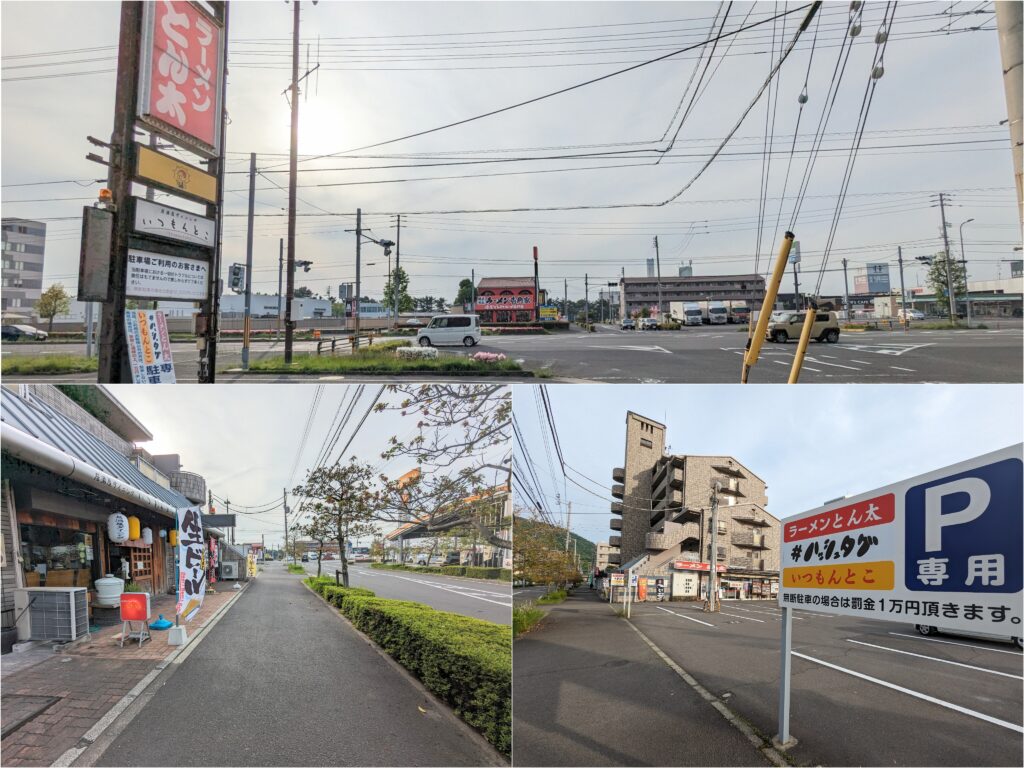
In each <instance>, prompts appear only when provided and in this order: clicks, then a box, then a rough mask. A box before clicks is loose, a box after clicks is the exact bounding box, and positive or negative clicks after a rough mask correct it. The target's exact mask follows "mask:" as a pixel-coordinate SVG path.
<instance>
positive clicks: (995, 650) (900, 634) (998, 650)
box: [889, 632, 1020, 656]
mask: <svg viewBox="0 0 1024 768" xmlns="http://www.w3.org/2000/svg"><path fill="white" fill-rule="evenodd" d="M889 634H890V635H895V636H896V637H909V638H910V639H911V640H927V641H928V642H930V643H945V644H946V645H959V646H960V647H961V648H976V649H978V650H979V651H992V653H1012V654H1013V655H1014V656H1020V653H1018V652H1017V651H1007V650H1004V649H1002V648H989V647H987V646H984V645H972V644H971V643H958V642H956V641H955V640H939V639H938V638H937V637H922V636H921V635H907V634H904V633H903V632H890V633H889Z"/></svg>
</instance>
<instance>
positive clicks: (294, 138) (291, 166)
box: [284, 0, 301, 364]
mask: <svg viewBox="0 0 1024 768" xmlns="http://www.w3.org/2000/svg"><path fill="white" fill-rule="evenodd" d="M300 5H301V3H300V2H299V0H295V5H294V6H293V8H292V85H291V89H290V90H291V100H292V103H291V108H292V134H291V145H290V147H289V150H288V269H287V276H286V278H285V279H286V280H287V286H288V291H287V294H286V295H285V306H284V361H285V363H286V364H287V363H291V361H292V341H293V337H294V335H295V325H294V321H293V320H292V298H293V297H294V295H295V200H296V189H295V183H296V180H295V177H296V174H297V173H298V153H299V6H300Z"/></svg>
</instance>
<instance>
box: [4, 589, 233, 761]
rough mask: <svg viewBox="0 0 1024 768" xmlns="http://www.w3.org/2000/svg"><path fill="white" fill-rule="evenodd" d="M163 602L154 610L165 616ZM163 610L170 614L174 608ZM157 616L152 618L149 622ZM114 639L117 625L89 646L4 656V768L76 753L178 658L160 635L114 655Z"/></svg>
mask: <svg viewBox="0 0 1024 768" xmlns="http://www.w3.org/2000/svg"><path fill="white" fill-rule="evenodd" d="M222 587H228V588H226V589H223V588H222V589H221V591H219V592H217V593H216V594H214V593H207V595H206V598H205V599H204V601H203V607H202V608H201V609H200V611H199V614H198V615H197V616H196V617H195V619H193V620H192V621H191V622H190V623H189V624H188V625H187V626H188V632H189V644H191V643H192V642H193V641H194V640H195V639H196V635H197V633H198V632H199V630H201V629H202V628H203V627H205V626H206V625H207V624H208V623H209V622H210V621H212V620H213V619H214V618H215V617H216V616H217V615H219V613H220V612H221V611H222V610H226V608H227V606H228V605H229V604H230V603H231V602H233V601H234V600H235V598H237V597H238V596H239V594H241V593H240V592H237V591H235V590H232V589H231V588H230V587H229V586H228V585H226V584H223V585H222ZM242 591H243V592H244V591H245V590H242ZM164 602H166V601H160V602H159V603H158V605H160V610H161V611H163V612H164V614H165V615H166V614H167V611H166V610H165V608H164V606H163V603H164ZM170 610H171V613H172V614H173V610H174V609H173V606H172V608H171V609H170ZM156 613H157V611H156V610H154V615H153V620H154V621H155V620H156ZM120 636H121V625H120V624H118V625H117V626H113V627H104V628H103V629H101V630H100V631H99V632H94V633H92V637H91V640H90V641H89V642H85V643H80V644H78V645H76V646H74V647H72V648H68V649H66V650H64V651H62V652H59V653H53V652H51V651H49V650H44V649H45V648H46V647H45V646H41V647H39V648H35V649H32V650H29V651H25V652H24V653H25V655H26V658H25V659H21V658H18V657H19V656H21V655H22V654H21V653H12V654H8V655H7V656H4V658H3V660H2V661H0V670H2V678H0V681H2V684H3V708H2V712H3V715H2V720H3V728H4V731H5V736H4V737H3V740H2V741H0V761H2V763H3V765H5V766H6V765H10V766H49V765H52V764H53V763H54V761H56V760H57V759H58V758H59V757H61V755H63V754H64V753H65V752H66V751H67V750H69V749H72V748H74V747H76V746H78V744H79V742H80V741H82V738H83V737H84V736H85V735H86V734H87V733H89V732H90V731H91V730H93V729H94V728H95V727H96V726H97V724H98V723H99V722H100V721H101V720H103V719H104V718H105V717H106V716H107V715H108V713H109V712H110V711H111V710H112V709H113V708H114V707H116V706H118V705H119V703H120V702H122V700H123V699H124V698H125V696H127V695H128V694H129V692H131V691H132V689H133V688H135V687H136V686H137V685H138V684H139V683H140V682H141V681H142V680H143V679H145V678H146V676H147V675H150V674H154V675H155V673H156V672H157V671H158V670H159V669H160V668H161V667H162V666H164V665H165V664H166V663H167V660H168V659H169V658H170V657H171V656H172V655H175V654H177V653H179V652H181V646H172V645H168V644H167V633H166V632H156V631H154V632H153V639H152V640H149V641H146V642H145V643H143V644H142V646H141V647H139V644H138V641H136V642H128V641H125V645H124V648H121V647H119V642H120ZM200 637H201V636H200ZM184 647H185V648H187V647H189V646H188V645H186V646H184ZM9 657H11V660H10V663H9V662H8V658H9ZM33 662H34V663H33ZM35 697H42V698H35ZM121 706H123V705H121ZM9 727H10V729H11V730H10V732H9V733H7V731H8V728H9Z"/></svg>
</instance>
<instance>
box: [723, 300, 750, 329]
mask: <svg viewBox="0 0 1024 768" xmlns="http://www.w3.org/2000/svg"><path fill="white" fill-rule="evenodd" d="M725 303H726V305H727V306H728V308H729V322H730V323H740V324H742V325H746V324H747V323H748V322H750V307H748V306H747V302H745V301H727V302H725Z"/></svg>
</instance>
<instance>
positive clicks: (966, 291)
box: [960, 219, 974, 328]
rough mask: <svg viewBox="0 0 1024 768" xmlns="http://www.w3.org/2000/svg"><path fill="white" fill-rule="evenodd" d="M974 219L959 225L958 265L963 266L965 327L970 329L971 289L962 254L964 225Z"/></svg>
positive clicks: (965, 258) (964, 255)
mask: <svg viewBox="0 0 1024 768" xmlns="http://www.w3.org/2000/svg"><path fill="white" fill-rule="evenodd" d="M972 221H974V219H968V220H967V221H965V222H963V224H961V225H960V263H961V264H963V265H964V297H965V301H966V302H967V327H968V328H970V327H971V289H970V286H969V285H968V284H967V254H966V253H965V252H964V224H970V223H971V222H972Z"/></svg>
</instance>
